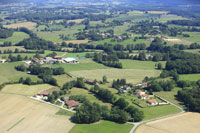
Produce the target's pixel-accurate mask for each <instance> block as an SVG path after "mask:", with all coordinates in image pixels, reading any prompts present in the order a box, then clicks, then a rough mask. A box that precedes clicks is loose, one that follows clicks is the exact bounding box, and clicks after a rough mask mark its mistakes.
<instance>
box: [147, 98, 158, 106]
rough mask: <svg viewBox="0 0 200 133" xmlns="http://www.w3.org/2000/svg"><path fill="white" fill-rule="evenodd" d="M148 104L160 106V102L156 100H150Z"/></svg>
mask: <svg viewBox="0 0 200 133" xmlns="http://www.w3.org/2000/svg"><path fill="white" fill-rule="evenodd" d="M147 103H148V104H150V105H158V102H157V101H156V99H149V100H147Z"/></svg>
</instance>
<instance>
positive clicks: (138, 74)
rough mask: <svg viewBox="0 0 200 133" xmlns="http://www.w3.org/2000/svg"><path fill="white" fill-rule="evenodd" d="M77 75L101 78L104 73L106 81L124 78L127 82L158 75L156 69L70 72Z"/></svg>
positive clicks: (137, 81)
mask: <svg viewBox="0 0 200 133" xmlns="http://www.w3.org/2000/svg"><path fill="white" fill-rule="evenodd" d="M70 73H71V74H72V75H74V76H77V77H85V78H88V79H97V80H101V79H102V77H103V76H104V75H106V76H107V78H108V81H109V82H112V81H113V80H114V79H123V78H125V79H126V80H127V82H129V83H133V84H136V83H140V82H141V81H142V80H143V79H144V77H146V76H148V77H156V76H159V74H160V71H158V70H143V69H115V68H110V69H94V70H81V71H73V72H70Z"/></svg>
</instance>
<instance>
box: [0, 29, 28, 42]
mask: <svg viewBox="0 0 200 133" xmlns="http://www.w3.org/2000/svg"><path fill="white" fill-rule="evenodd" d="M28 37H29V35H28V34H26V33H24V32H14V33H13V35H12V36H11V37H8V38H6V39H0V44H3V43H4V42H12V44H13V45H14V44H16V43H19V42H20V41H22V40H24V39H26V38H28Z"/></svg>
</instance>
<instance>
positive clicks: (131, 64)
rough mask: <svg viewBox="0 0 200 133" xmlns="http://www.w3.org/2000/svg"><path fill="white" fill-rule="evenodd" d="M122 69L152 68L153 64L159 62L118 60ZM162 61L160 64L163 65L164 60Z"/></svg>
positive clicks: (153, 67)
mask: <svg viewBox="0 0 200 133" xmlns="http://www.w3.org/2000/svg"><path fill="white" fill-rule="evenodd" d="M120 62H121V63H122V65H123V68H124V69H143V70H154V69H155V68H156V67H155V65H156V64H157V63H159V62H153V61H137V60H120ZM160 63H162V66H163V67H164V66H165V62H164V61H163V62H160Z"/></svg>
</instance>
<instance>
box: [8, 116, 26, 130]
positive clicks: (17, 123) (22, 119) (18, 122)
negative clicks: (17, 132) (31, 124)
mask: <svg viewBox="0 0 200 133" xmlns="http://www.w3.org/2000/svg"><path fill="white" fill-rule="evenodd" d="M24 119H25V117H23V118H22V119H20V120H19V121H17V122H16V123H15V124H14V125H12V126H11V127H10V128H8V130H7V131H10V130H11V129H13V128H14V127H16V126H17V125H18V124H19V123H21V122H22V121H23V120H24Z"/></svg>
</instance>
